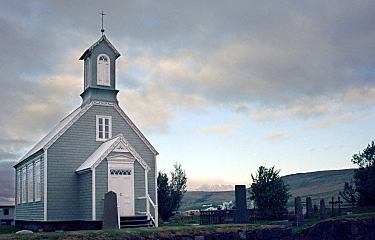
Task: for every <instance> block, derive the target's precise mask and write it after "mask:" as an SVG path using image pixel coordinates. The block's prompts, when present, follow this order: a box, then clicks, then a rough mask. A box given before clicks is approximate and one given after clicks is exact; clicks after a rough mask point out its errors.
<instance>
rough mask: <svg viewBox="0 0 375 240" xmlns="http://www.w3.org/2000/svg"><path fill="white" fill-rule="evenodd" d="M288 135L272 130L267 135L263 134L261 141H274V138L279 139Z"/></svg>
mask: <svg viewBox="0 0 375 240" xmlns="http://www.w3.org/2000/svg"><path fill="white" fill-rule="evenodd" d="M289 137H290V135H289V134H288V133H286V132H283V131H280V132H273V133H271V134H270V135H268V136H265V137H263V138H262V140H263V141H271V142H274V141H276V140H280V139H283V138H289Z"/></svg>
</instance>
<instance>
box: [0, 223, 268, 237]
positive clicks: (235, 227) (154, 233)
mask: <svg viewBox="0 0 375 240" xmlns="http://www.w3.org/2000/svg"><path fill="white" fill-rule="evenodd" d="M264 227H275V226H256V225H250V224H249V225H243V224H240V225H239V224H225V225H211V226H164V227H159V228H136V229H120V230H98V231H74V232H52V233H34V234H32V235H22V236H21V235H15V234H2V235H0V239H9V240H13V239H22V240H37V239H62V238H64V239H80V238H85V239H87V238H89V239H90V238H95V239H107V238H108V239H110V238H115V239H116V238H121V239H139V238H142V237H144V238H145V237H159V238H160V237H167V236H171V235H190V234H195V235H199V234H202V235H203V234H204V233H206V232H211V233H214V232H227V231H239V230H243V231H244V230H249V229H254V228H264Z"/></svg>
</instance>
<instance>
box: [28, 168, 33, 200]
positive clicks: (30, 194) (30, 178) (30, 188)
mask: <svg viewBox="0 0 375 240" xmlns="http://www.w3.org/2000/svg"><path fill="white" fill-rule="evenodd" d="M27 202H34V163H33V162H31V163H29V164H28V165H27Z"/></svg>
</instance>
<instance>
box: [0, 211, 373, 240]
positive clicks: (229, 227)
mask: <svg viewBox="0 0 375 240" xmlns="http://www.w3.org/2000/svg"><path fill="white" fill-rule="evenodd" d="M370 216H375V212H370V213H362V214H353V215H349V216H341V217H340V216H339V217H335V218H334V219H348V218H362V217H370ZM323 221H324V220H323ZM319 222H320V220H319V219H318V218H313V219H305V225H304V226H303V227H291V229H292V232H293V233H294V234H297V233H300V232H301V231H302V230H303V229H305V228H308V227H310V226H312V225H314V224H316V223H319ZM270 223H271V221H258V222H256V223H255V224H225V225H209V226H197V225H185V226H168V225H164V226H161V227H159V228H137V229H121V230H106V231H103V230H100V231H74V232H52V233H34V234H32V235H16V234H14V232H15V231H16V230H17V229H15V228H14V227H4V226H1V227H0V239H1V240H5V239H7V240H15V239H21V240H37V239H101V240H104V239H139V238H147V237H158V238H162V237H168V236H171V235H180V236H181V235H190V234H194V235H203V234H205V233H207V232H210V233H215V232H228V231H231V232H237V231H240V230H241V231H247V230H250V229H255V228H257V229H259V228H270V227H275V225H270Z"/></svg>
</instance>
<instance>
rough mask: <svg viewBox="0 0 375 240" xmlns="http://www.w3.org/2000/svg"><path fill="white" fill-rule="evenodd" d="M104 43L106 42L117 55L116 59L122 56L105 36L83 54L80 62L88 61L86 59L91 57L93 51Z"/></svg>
mask: <svg viewBox="0 0 375 240" xmlns="http://www.w3.org/2000/svg"><path fill="white" fill-rule="evenodd" d="M102 41H105V42H106V43H107V44H108V46H109V47H110V48H111V49H112V50H113V52H114V53H115V56H116V59H117V58H118V57H120V56H121V54H120V53H119V52H118V51H117V50H116V48H115V47H114V46H113V45H112V43H111V42H110V41H109V40H108V38H107V37H106V36H105V35H104V34H103V36H102V37H101V38H100V39H99V40H98V41H96V42H95V43H94V44H93V45H91V47H89V48H88V49H87V50H86V51H85V52H84V53H83V54H82V56H81V57H80V58H79V60H84V59H86V57H87V56H88V55H90V53H91V51H92V50H93V49H94V48H95V47H96V46H97V45H99V43H101V42H102Z"/></svg>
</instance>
